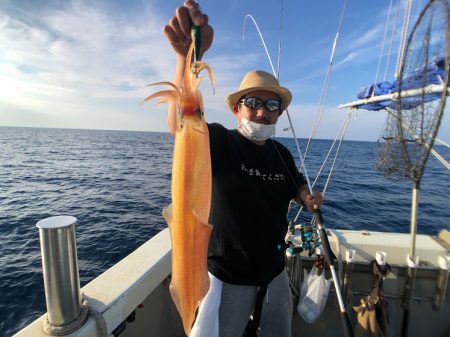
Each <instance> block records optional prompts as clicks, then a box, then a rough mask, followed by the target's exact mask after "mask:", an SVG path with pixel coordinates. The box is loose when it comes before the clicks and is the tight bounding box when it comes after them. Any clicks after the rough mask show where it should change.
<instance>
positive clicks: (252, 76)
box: [225, 70, 292, 111]
mask: <svg viewBox="0 0 450 337" xmlns="http://www.w3.org/2000/svg"><path fill="white" fill-rule="evenodd" d="M257 90H267V91H271V92H274V93H276V94H277V95H278V96H280V98H281V105H282V107H283V110H284V109H286V108H287V107H288V105H289V103H291V100H292V94H291V92H290V91H289V89H287V88H284V87H282V86H280V83H279V82H278V80H277V79H276V77H275V76H273V75H271V74H269V73H267V72H265V71H262V70H253V71H250V72H248V73H247V74H246V75H245V77H244V79H243V80H242V82H241V85H240V86H239V90H238V91H236V92H235V93H232V94H230V95H228V96H227V97H226V98H225V101H226V102H227V104H228V106H229V108H230V110H231V111H233V106H234V105H235V104H237V101H238V99H239V98H241V97H242V96H244V95H245V94H247V93H249V92H252V91H257Z"/></svg>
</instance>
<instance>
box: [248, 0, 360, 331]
mask: <svg viewBox="0 0 450 337" xmlns="http://www.w3.org/2000/svg"><path fill="white" fill-rule="evenodd" d="M346 2H347V0H346ZM247 18H251V19H252V21H253V23H254V24H255V27H256V29H257V31H258V34H259V37H260V39H261V41H262V44H263V47H264V50H265V51H266V55H267V57H268V59H269V63H270V66H271V68H272V72H273V74H274V76H276V72H275V69H274V67H273V64H272V60H271V58H270V55H269V52H268V50H267V47H266V43H265V42H264V38H263V37H262V34H261V31H260V29H259V27H258V25H257V23H256V21H255V19H254V18H253V16H251V15H249V14H248V15H246V17H245V19H244V32H245V22H246V19H247ZM243 36H244V34H243ZM333 55H334V51H333V53H332V56H333ZM286 115H287V117H288V120H289V125H290V127H291V131H292V134H293V135H294V140H295V145H296V148H297V152H298V155H299V159H300V162H301V167H302V169H303V172H304V176H305V179H306V182H307V185H308V190H309V194H310V195H314V193H313V190H312V186H311V181H310V180H309V175H308V172H307V170H306V166H305V162H304V158H303V156H302V151H301V150H300V145H299V144H298V139H297V136H296V134H295V129H294V126H293V124H292V120H291V117H290V114H289V111H288V109H286ZM314 213H315V218H316V225H317V230H318V232H319V236H320V238H321V241H322V247H323V250H324V253H325V257H326V259H327V261H328V263H329V266H330V271H331V275H332V278H333V283H334V287H335V291H336V297H337V301H338V303H339V310H340V312H341V320H342V327H343V332H344V336H345V337H353V336H354V334H353V329H352V326H351V322H350V318H349V316H348V314H347V309H346V308H345V304H344V301H343V299H342V294H341V290H340V285H339V280H338V278H337V275H336V270H335V267H334V259H333V256H334V254H333V252H332V250H331V247H330V243H329V241H328V236H327V233H326V228H325V226H324V225H323V217H322V213H321V211H320V209H319V208H318V207H317V206H316V207H315V210H314Z"/></svg>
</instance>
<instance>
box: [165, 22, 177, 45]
mask: <svg viewBox="0 0 450 337" xmlns="http://www.w3.org/2000/svg"><path fill="white" fill-rule="evenodd" d="M163 32H164V35H165V36H166V38H167V40H169V42H170V43H171V44H172V43H179V42H180V40H179V38H178V35H177V34H176V33H175V32H174V31H173V29H172V27H170V26H164V28H163Z"/></svg>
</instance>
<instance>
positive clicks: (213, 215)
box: [208, 124, 305, 285]
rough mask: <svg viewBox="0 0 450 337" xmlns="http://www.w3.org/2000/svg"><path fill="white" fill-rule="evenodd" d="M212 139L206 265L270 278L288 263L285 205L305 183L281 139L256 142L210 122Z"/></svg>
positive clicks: (244, 281)
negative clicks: (285, 249) (282, 248)
mask: <svg viewBox="0 0 450 337" xmlns="http://www.w3.org/2000/svg"><path fill="white" fill-rule="evenodd" d="M208 128H209V135H210V144H211V165H212V179H213V182H212V200H211V212H210V217H209V220H210V224H211V225H212V226H213V230H212V234H211V239H210V242H209V250H208V269H209V271H210V272H211V273H212V274H213V275H215V276H216V277H217V278H219V279H220V280H222V281H224V282H227V283H231V284H239V285H262V284H264V283H268V282H270V281H271V280H272V279H273V278H274V277H275V276H276V275H278V274H279V273H280V272H281V271H282V270H283V268H284V265H285V262H284V251H281V250H280V249H278V245H279V244H282V243H284V236H285V234H286V230H287V217H286V215H287V209H288V206H289V202H290V200H292V199H293V198H294V197H296V196H297V194H298V190H299V187H300V186H301V185H303V184H304V183H305V181H304V179H303V176H302V175H301V174H300V173H299V172H298V171H297V168H296V166H295V162H294V160H293V158H292V155H291V154H290V152H289V151H288V150H287V149H286V148H285V147H284V146H283V145H281V144H280V143H279V142H277V141H275V140H272V139H270V140H268V141H267V142H266V143H265V144H264V145H257V144H254V143H253V142H251V141H249V140H248V139H246V138H245V137H243V136H242V135H241V134H240V133H239V132H238V131H237V130H228V129H226V128H224V127H223V126H222V125H220V124H208Z"/></svg>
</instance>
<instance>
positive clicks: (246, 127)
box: [239, 117, 276, 141]
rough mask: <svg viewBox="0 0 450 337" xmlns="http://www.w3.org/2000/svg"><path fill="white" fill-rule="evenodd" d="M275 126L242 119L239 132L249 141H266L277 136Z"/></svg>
mask: <svg viewBox="0 0 450 337" xmlns="http://www.w3.org/2000/svg"><path fill="white" fill-rule="evenodd" d="M275 131H276V130H275V124H268V125H267V124H259V123H255V122H252V121H249V120H248V119H246V118H244V117H241V121H240V122H239V132H240V133H241V134H242V135H243V136H244V137H245V138H247V139H249V140H254V141H264V140H267V139H269V138H270V137H272V136H274V135H275Z"/></svg>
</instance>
